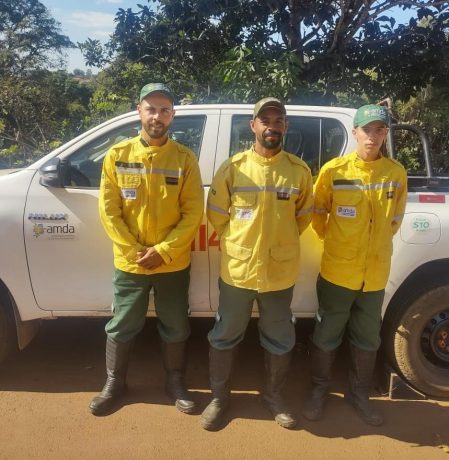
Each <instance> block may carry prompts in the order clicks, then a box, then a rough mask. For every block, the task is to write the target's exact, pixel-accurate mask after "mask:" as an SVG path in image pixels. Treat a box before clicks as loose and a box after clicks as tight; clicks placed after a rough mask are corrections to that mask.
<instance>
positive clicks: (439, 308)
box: [383, 280, 449, 398]
mask: <svg viewBox="0 0 449 460" xmlns="http://www.w3.org/2000/svg"><path fill="white" fill-rule="evenodd" d="M435 281H436V280H435ZM435 281H434V283H433V286H429V289H427V290H426V291H425V292H423V290H421V293H420V294H417V293H415V295H411V296H408V298H407V299H404V301H403V302H401V301H399V302H395V303H396V305H393V308H394V310H395V311H393V312H392V314H390V315H387V317H386V323H387V324H386V325H385V329H384V337H383V343H384V349H385V351H386V353H387V356H388V358H389V359H390V361H391V363H392V364H393V366H394V367H396V368H397V370H398V371H399V372H400V374H402V376H403V377H404V378H405V379H406V380H407V381H408V383H410V384H411V385H412V386H413V387H414V388H416V389H417V390H419V391H421V392H422V393H425V394H426V395H428V396H433V397H437V398H439V397H443V398H447V397H449V285H439V286H435V284H438V283H437V282H435ZM446 283H447V281H446ZM395 307H396V308H395Z"/></svg>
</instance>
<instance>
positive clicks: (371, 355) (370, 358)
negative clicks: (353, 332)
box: [345, 344, 383, 426]
mask: <svg viewBox="0 0 449 460" xmlns="http://www.w3.org/2000/svg"><path fill="white" fill-rule="evenodd" d="M350 349H351V368H350V370H349V389H348V391H347V392H346V394H345V400H346V401H347V402H348V403H350V404H351V405H352V406H353V407H354V408H355V409H356V410H357V413H358V414H359V415H360V417H361V418H362V419H363V420H364V421H365V422H366V423H368V424H369V425H374V426H379V425H382V424H383V417H382V415H381V414H380V413H379V412H378V411H377V410H376V409H375V408H374V407H373V405H372V403H371V402H370V400H369V391H370V389H371V382H372V378H373V373H374V366H375V364H376V354H377V352H375V351H364V350H361V349H360V348H357V347H355V346H354V345H352V344H351V345H350Z"/></svg>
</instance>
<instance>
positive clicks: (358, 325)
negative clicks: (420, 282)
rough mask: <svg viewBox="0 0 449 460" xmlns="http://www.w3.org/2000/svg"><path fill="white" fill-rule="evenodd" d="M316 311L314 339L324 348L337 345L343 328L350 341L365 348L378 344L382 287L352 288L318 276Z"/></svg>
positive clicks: (328, 348) (382, 295)
mask: <svg viewBox="0 0 449 460" xmlns="http://www.w3.org/2000/svg"><path fill="white" fill-rule="evenodd" d="M317 294H318V304H319V307H318V311H317V313H316V316H315V329H314V331H313V343H314V344H315V345H316V346H317V347H318V348H320V349H321V350H324V351H331V350H334V349H336V348H338V347H339V346H340V344H341V342H342V340H343V336H344V334H345V332H346V333H347V335H348V339H349V341H350V342H351V343H352V344H353V345H355V346H356V347H357V348H360V349H362V350H365V351H376V350H377V349H378V348H379V346H380V327H381V322H382V303H383V300H384V295H385V290H384V289H383V290H381V291H372V292H363V291H362V290H359V291H354V290H352V289H347V288H344V287H342V286H337V285H336V284H333V283H330V282H329V281H327V280H325V279H324V278H322V277H321V275H319V276H318V280H317Z"/></svg>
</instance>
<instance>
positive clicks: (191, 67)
mask: <svg viewBox="0 0 449 460" xmlns="http://www.w3.org/2000/svg"><path fill="white" fill-rule="evenodd" d="M148 3H149V6H147V5H138V8H139V9H138V10H137V11H133V10H131V9H127V10H123V9H119V11H118V13H117V16H116V23H117V25H116V30H115V33H114V35H113V37H112V40H111V41H110V42H109V43H108V44H107V45H106V46H105V47H101V46H99V43H98V42H95V41H92V43H90V44H89V43H88V42H86V43H85V44H83V45H82V46H83V47H84V54H85V56H86V57H88V59H89V62H90V64H91V65H93V64H95V65H102V66H104V67H106V65H107V64H109V65H110V67H109V69H110V70H111V71H113V73H115V74H116V75H118V74H120V73H121V72H122V71H125V72H126V69H128V68H129V65H130V64H131V65H132V64H136V63H138V64H143V65H144V66H146V67H147V68H148V69H151V70H152V72H153V74H154V75H155V76H163V78H164V80H165V81H168V82H169V83H171V84H172V86H173V87H174V89H175V91H176V92H178V94H179V96H183V95H185V94H192V95H194V98H195V100H201V101H208V100H223V99H225V100H230V101H234V100H239V101H242V100H254V99H255V98H257V97H258V96H260V95H263V94H266V91H267V90H270V89H271V91H270V92H271V94H277V95H279V96H283V97H286V98H287V99H290V100H291V101H294V102H301V101H302V102H304V101H307V102H309V101H313V100H314V99H317V96H319V98H320V101H322V102H328V103H329V102H336V101H337V100H338V96H337V95H338V93H339V92H346V93H347V92H349V93H351V97H355V98H362V99H363V98H364V97H367V98H369V99H372V98H375V97H379V96H381V95H385V94H387V93H388V94H393V95H394V96H397V97H400V98H403V99H406V98H408V97H409V96H410V95H412V94H415V93H416V92H417V91H418V90H419V88H420V87H423V86H425V85H426V84H427V83H428V82H429V81H430V80H431V78H433V77H434V75H435V69H436V71H437V72H438V65H439V62H440V60H441V58H442V53H443V50H444V47H443V46H442V45H445V44H447V43H448V37H447V35H446V33H445V32H446V31H447V28H448V19H449V4H448V2H447V1H425V0H414V1H413V0H409V1H405V2H404V1H397V0H349V1H348V0H340V1H330V0H322V1H304V0H226V1H223V0H195V1H194V0H160V1H158V2H155V1H150V0H149V1H148ZM150 6H151V7H152V8H150ZM394 7H396V8H402V9H404V10H407V9H408V10H410V9H413V11H414V12H415V14H414V17H413V18H412V19H411V20H410V22H409V23H408V24H406V25H402V24H401V25H397V24H396V23H395V20H394V18H393V17H392V16H391V11H392V8H394ZM112 69H113V70H112ZM118 78H121V77H118Z"/></svg>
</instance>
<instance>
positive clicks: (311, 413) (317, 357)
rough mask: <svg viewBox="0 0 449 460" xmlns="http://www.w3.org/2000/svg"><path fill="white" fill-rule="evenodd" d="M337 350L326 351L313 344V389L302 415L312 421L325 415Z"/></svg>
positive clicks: (311, 354)
mask: <svg viewBox="0 0 449 460" xmlns="http://www.w3.org/2000/svg"><path fill="white" fill-rule="evenodd" d="M336 353H337V350H331V351H324V350H321V349H320V348H318V347H317V346H316V345H314V344H312V348H311V353H310V360H311V372H312V390H311V391H310V393H309V395H308V396H307V398H306V400H305V402H304V407H303V409H302V415H303V416H304V417H305V418H306V419H307V420H311V421H316V420H320V419H321V417H322V416H323V409H324V403H325V402H326V397H327V394H328V392H329V385H330V380H331V373H332V365H333V363H334V360H335V355H336Z"/></svg>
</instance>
